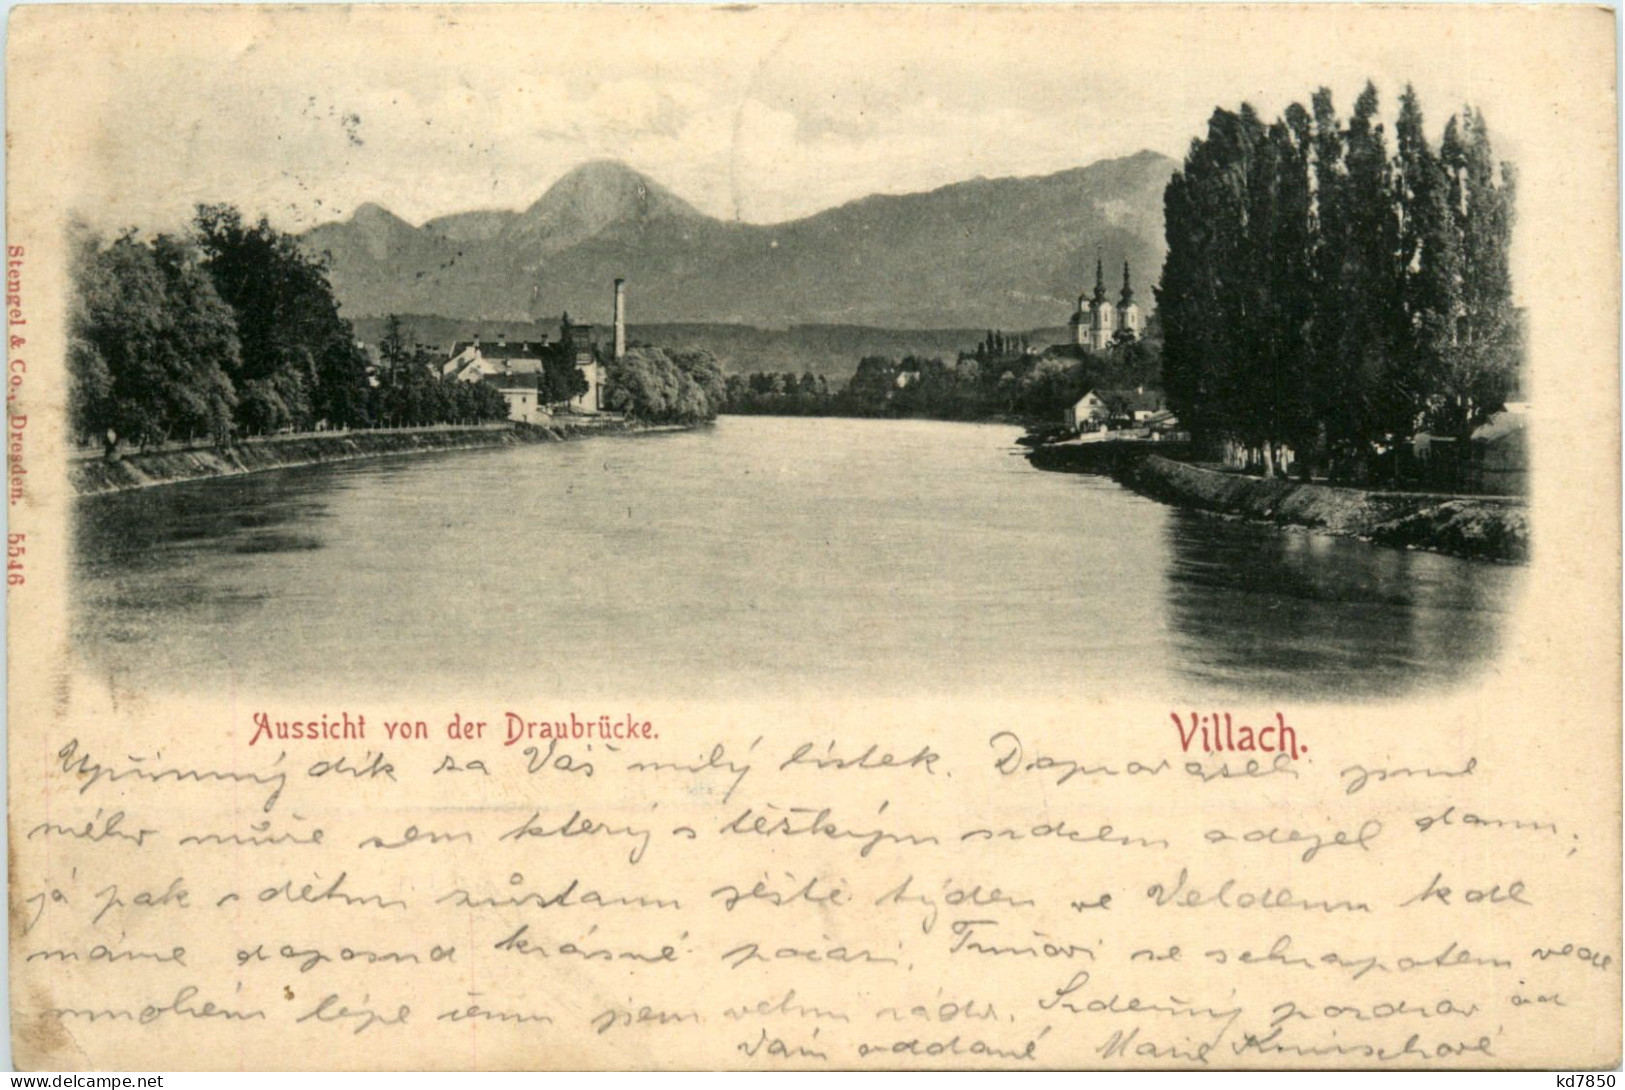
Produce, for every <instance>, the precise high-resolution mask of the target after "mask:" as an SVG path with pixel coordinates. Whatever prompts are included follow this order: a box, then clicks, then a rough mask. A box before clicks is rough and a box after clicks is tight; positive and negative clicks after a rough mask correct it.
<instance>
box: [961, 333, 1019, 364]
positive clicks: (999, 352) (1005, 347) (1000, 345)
mask: <svg viewBox="0 0 1625 1090" xmlns="http://www.w3.org/2000/svg"><path fill="white" fill-rule="evenodd" d="M1029 343H1030V342H1029V341H1028V340H1027V334H1025V333H1006V332H1005V331H1004V330H1002V329H990V330H988V331H987V337H986V338H984V339H983V340H980V341H977V342H976V351H975V352H974V353H973V355H974V356H975V357H976V360H977V362H978V363H991V362H992V361H994V360H1000V359H1006V358H1008V357H1011V356H1022V355H1025V354H1026V352H1027V347H1028V344H1029Z"/></svg>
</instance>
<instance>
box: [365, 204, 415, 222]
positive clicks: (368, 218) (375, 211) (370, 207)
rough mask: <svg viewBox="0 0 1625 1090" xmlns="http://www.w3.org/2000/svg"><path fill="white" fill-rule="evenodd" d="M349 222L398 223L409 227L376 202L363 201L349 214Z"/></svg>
mask: <svg viewBox="0 0 1625 1090" xmlns="http://www.w3.org/2000/svg"><path fill="white" fill-rule="evenodd" d="M350 222H351V223H361V224H366V223H389V224H395V223H399V224H402V225H404V226H411V225H410V224H408V223H407V222H406V221H405V220H403V219H401V217H399V216H397V215H396V214H395V213H393V212H391V211H390V210H389V209H387V208H385V207H384V206H383V205H381V204H379V203H377V202H376V201H365V202H363V203H362V204H359V205H357V206H356V209H355V211H354V212H351V213H350Z"/></svg>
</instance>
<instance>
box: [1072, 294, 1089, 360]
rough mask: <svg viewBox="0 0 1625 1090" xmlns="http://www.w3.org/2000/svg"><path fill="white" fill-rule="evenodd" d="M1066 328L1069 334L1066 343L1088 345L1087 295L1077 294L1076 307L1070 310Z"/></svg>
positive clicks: (1082, 346) (1079, 345) (1084, 346)
mask: <svg viewBox="0 0 1625 1090" xmlns="http://www.w3.org/2000/svg"><path fill="white" fill-rule="evenodd" d="M1066 328H1067V333H1068V334H1070V336H1069V337H1068V338H1067V343H1068V344H1071V345H1076V346H1078V347H1080V348H1087V347H1088V345H1089V297H1088V296H1087V295H1080V296H1078V309H1077V310H1074V311H1073V312H1072V317H1071V319H1069V320H1068V321H1067V323H1066Z"/></svg>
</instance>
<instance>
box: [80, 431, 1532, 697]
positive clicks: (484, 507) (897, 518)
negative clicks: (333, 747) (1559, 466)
mask: <svg viewBox="0 0 1625 1090" xmlns="http://www.w3.org/2000/svg"><path fill="white" fill-rule="evenodd" d="M1015 435H1016V433H1015V431H1014V430H1013V429H1010V428H1004V427H987V426H974V425H963V424H943V423H930V422H887V421H854V420H801V419H786V420H772V419H765V418H730V419H725V420H724V421H722V422H721V423H720V424H718V425H717V426H716V427H715V428H711V429H704V430H700V431H696V432H688V433H681V434H668V435H659V436H646V437H639V438H628V439H612V438H601V439H593V440H591V441H587V442H581V443H566V444H556V445H546V446H535V447H519V448H502V449H497V450H489V451H475V452H461V453H447V454H441V455H425V456H417V457H411V458H400V459H378V460H369V461H362V462H351V463H344V464H339V465H332V466H321V467H312V468H309V469H299V470H289V471H284V472H279V473H267V474H258V475H253V476H249V477H243V478H233V479H226V480H218V481H207V482H198V483H195V484H186V485H174V486H167V487H163V488H157V489H151V490H147V491H142V492H133V493H125V494H122V495H115V496H107V497H97V498H90V499H85V500H82V501H80V503H79V504H78V511H77V518H76V530H77V540H76V545H77V549H76V573H77V578H76V582H75V587H74V590H75V594H74V606H75V616H74V623H75V628H76V634H77V637H78V644H79V647H80V650H81V653H82V654H83V656H84V657H85V659H86V661H87V664H89V665H91V666H92V667H93V668H94V669H95V670H96V671H97V672H98V673H101V674H104V675H106V676H108V677H110V678H112V679H114V680H116V681H119V682H122V683H126V684H130V685H135V686H147V685H154V686H162V687H180V686H208V687H213V688H220V687H224V686H228V685H230V686H238V687H241V688H243V689H245V690H253V689H266V690H275V689H282V688H285V687H287V686H290V685H299V684H303V683H305V682H314V683H337V682H341V681H342V682H343V683H344V684H345V686H346V691H347V692H353V693H356V694H357V696H358V698H359V697H360V696H361V695H363V694H365V693H389V692H392V691H396V690H399V689H400V688H401V687H403V686H405V687H412V686H422V685H423V684H425V682H426V680H427V681H428V682H429V683H432V684H435V685H440V686H458V687H466V686H481V685H488V686H491V687H492V688H493V689H494V690H497V691H502V692H512V691H514V689H515V688H516V687H517V688H519V689H520V690H521V691H533V692H534V693H535V694H536V696H537V698H538V699H539V700H540V699H546V698H549V697H553V696H557V695H559V694H565V693H568V694H572V695H576V696H596V697H598V698H601V699H624V697H625V695H626V694H628V693H634V692H635V693H638V694H640V696H655V695H660V694H666V695H707V696H716V695H742V696H749V695H758V694H763V693H768V692H776V693H803V694H807V695H816V694H820V693H824V694H828V693H831V692H840V693H869V694H880V695H885V694H908V693H935V694H945V695H952V694H955V693H970V692H981V693H1001V694H1011V695H1015V694H1019V695H1022V696H1028V697H1035V698H1054V697H1068V698H1077V697H1080V696H1087V695H1092V694H1095V693H1102V694H1104V693H1119V694H1126V693H1147V692H1160V693H1167V694H1168V695H1169V696H1170V697H1174V696H1178V697H1181V698H1184V697H1187V696H1194V695H1198V694H1207V693H1226V692H1237V693H1242V692H1260V691H1263V692H1270V691H1278V690H1283V689H1286V688H1290V689H1291V690H1292V691H1293V692H1294V693H1297V694H1300V695H1313V696H1326V697H1336V696H1342V695H1399V694H1400V693H1402V692H1404V691H1405V690H1414V689H1416V688H1417V687H1421V686H1427V685H1432V684H1437V683H1441V682H1449V681H1454V680H1458V679H1461V678H1463V677H1466V676H1467V675H1469V674H1470V673H1471V672H1472V671H1473V670H1474V669H1477V668H1481V666H1482V664H1483V662H1484V660H1485V658H1486V657H1487V656H1488V655H1489V654H1490V652H1491V650H1492V645H1493V637H1494V634H1495V630H1496V627H1497V625H1498V624H1499V623H1500V622H1501V620H1502V613H1503V612H1504V611H1505V609H1506V608H1507V602H1508V595H1509V593H1510V591H1511V589H1512V588H1513V587H1514V586H1515V585H1516V583H1517V581H1518V578H1519V575H1520V572H1519V570H1518V569H1513V568H1505V567H1497V566H1493V565H1487V564H1479V563H1473V562H1468V561H1462V560H1455V559H1451V558H1447V557H1439V556H1432V555H1429V554H1424V553H1409V552H1403V551H1398V550H1389V549H1378V548H1374V547H1371V546H1368V545H1365V544H1363V543H1360V542H1357V541H1350V540H1345V539H1335V538H1328V537H1321V536H1315V535H1310V534H1305V533H1295V532H1286V531H1281V530H1276V529H1273V528H1269V527H1260V526H1256V525H1251V524H1245V523H1240V522H1230V521H1225V520H1222V519H1217V518H1212V517H1208V516H1203V515H1198V514H1192V513H1188V512H1183V511H1178V510H1175V509H1172V508H1168V507H1165V506H1163V505H1161V504H1157V503H1154V502H1152V501H1150V500H1146V499H1143V498H1141V497H1139V496H1135V495H1133V494H1131V493H1129V492H1126V491H1124V490H1123V489H1121V488H1119V487H1118V486H1116V485H1115V484H1113V483H1112V482H1110V481H1108V480H1105V479H1103V478H1098V477H1087V476H1076V475H1068V474H1053V473H1043V472H1040V471H1038V470H1035V469H1032V468H1031V467H1030V466H1028V465H1027V463H1026V461H1025V460H1024V459H1023V458H1021V457H1019V456H1018V453H1017V452H1016V451H1014V450H1013V448H1012V446H1011V443H1012V440H1013V439H1014V438H1015Z"/></svg>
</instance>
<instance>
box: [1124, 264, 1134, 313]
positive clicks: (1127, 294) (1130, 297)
mask: <svg viewBox="0 0 1625 1090" xmlns="http://www.w3.org/2000/svg"><path fill="white" fill-rule="evenodd" d="M1133 301H1134V285H1132V284H1130V283H1129V278H1128V262H1127V261H1125V262H1123V305H1124V306H1125V307H1126V306H1128V305H1129V304H1130V303H1132V302H1133Z"/></svg>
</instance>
